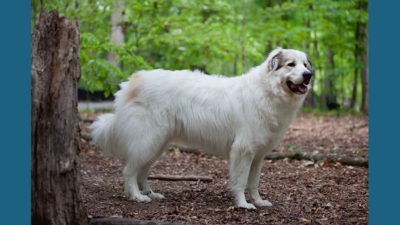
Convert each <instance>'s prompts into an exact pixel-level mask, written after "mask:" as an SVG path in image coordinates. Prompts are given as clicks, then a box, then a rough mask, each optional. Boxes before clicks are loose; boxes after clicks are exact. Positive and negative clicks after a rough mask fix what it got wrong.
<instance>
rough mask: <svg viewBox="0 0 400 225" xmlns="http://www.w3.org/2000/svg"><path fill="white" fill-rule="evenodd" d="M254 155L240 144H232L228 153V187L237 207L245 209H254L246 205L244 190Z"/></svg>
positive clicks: (252, 206)
mask: <svg viewBox="0 0 400 225" xmlns="http://www.w3.org/2000/svg"><path fill="white" fill-rule="evenodd" d="M253 158H254V154H253V153H252V152H251V150H250V148H249V147H248V146H245V145H241V144H240V143H238V144H234V145H233V146H232V150H231V153H230V168H229V182H230V184H229V186H230V189H231V191H232V193H233V196H234V198H235V201H236V204H237V206H239V207H241V208H246V209H256V207H255V206H254V205H253V204H251V203H247V201H246V198H245V195H244V190H245V187H246V184H247V179H248V176H249V172H250V165H251V162H252V161H253Z"/></svg>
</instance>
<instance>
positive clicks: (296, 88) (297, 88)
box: [286, 80, 308, 95]
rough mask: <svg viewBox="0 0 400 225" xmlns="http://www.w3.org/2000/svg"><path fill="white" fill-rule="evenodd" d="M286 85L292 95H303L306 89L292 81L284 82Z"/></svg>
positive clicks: (302, 84) (303, 85)
mask: <svg viewBox="0 0 400 225" xmlns="http://www.w3.org/2000/svg"><path fill="white" fill-rule="evenodd" d="M286 84H287V86H288V87H289V89H290V90H291V91H293V92H294V93H296V94H299V95H303V94H305V93H306V92H307V89H308V88H307V86H306V85H305V84H304V83H301V84H295V83H293V82H292V81H290V80H288V81H286Z"/></svg>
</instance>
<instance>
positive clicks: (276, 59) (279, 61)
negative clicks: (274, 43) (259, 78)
mask: <svg viewBox="0 0 400 225" xmlns="http://www.w3.org/2000/svg"><path fill="white" fill-rule="evenodd" d="M282 66H283V54H282V51H279V52H278V53H276V54H275V55H274V56H273V57H272V58H271V60H270V61H269V64H268V70H269V71H272V70H279V69H280V68H281V67H282Z"/></svg>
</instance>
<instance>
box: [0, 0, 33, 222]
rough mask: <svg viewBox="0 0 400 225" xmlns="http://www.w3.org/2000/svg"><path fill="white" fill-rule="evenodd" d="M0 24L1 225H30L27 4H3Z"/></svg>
mask: <svg viewBox="0 0 400 225" xmlns="http://www.w3.org/2000/svg"><path fill="white" fill-rule="evenodd" d="M0 11H1V13H0V21H1V22H0V23H1V28H0V29H1V34H0V43H1V52H0V68H1V70H0V74H1V82H0V83H1V88H0V93H1V103H0V104H1V110H0V113H1V116H0V118H1V123H0V124H1V129H0V137H1V142H0V143H1V144H0V151H1V157H0V158H1V162H0V174H1V183H0V199H1V210H0V212H1V222H0V223H1V224H30V212H31V201H30V191H31V176H30V174H31V173H30V168H31V164H30V163H31V150H30V143H31V130H30V127H31V121H30V118H31V111H30V106H31V104H30V102H31V101H30V96H31V91H30V87H31V85H30V65H31V56H30V52H31V35H30V29H31V28H30V15H31V14H30V12H31V11H30V1H3V2H2V4H1V7H0Z"/></svg>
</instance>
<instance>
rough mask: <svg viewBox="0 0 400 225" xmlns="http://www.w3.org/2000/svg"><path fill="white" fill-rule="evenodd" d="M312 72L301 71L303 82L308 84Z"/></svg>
mask: <svg viewBox="0 0 400 225" xmlns="http://www.w3.org/2000/svg"><path fill="white" fill-rule="evenodd" d="M311 76H312V73H311V72H304V73H303V83H305V84H309V83H310V80H311Z"/></svg>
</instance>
